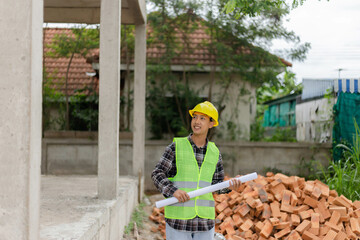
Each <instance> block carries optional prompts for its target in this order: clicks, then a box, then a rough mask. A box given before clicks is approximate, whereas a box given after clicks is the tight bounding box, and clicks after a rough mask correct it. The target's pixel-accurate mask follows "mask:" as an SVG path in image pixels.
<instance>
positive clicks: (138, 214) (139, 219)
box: [124, 202, 145, 235]
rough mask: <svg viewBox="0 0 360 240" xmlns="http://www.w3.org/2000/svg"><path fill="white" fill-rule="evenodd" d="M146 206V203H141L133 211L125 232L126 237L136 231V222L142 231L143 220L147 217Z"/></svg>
mask: <svg viewBox="0 0 360 240" xmlns="http://www.w3.org/2000/svg"><path fill="white" fill-rule="evenodd" d="M144 206H145V203H143V202H141V203H140V204H139V205H138V206H137V207H136V208H135V210H134V211H133V213H132V215H131V220H130V222H129V224H128V225H127V226H126V227H125V230H124V233H125V234H126V235H129V234H130V233H131V231H132V230H133V229H134V222H135V223H136V225H137V226H138V228H140V229H141V228H143V220H144V217H145V212H144Z"/></svg>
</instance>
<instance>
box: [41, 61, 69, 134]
mask: <svg viewBox="0 0 360 240" xmlns="http://www.w3.org/2000/svg"><path fill="white" fill-rule="evenodd" d="M54 74H56V72H55V73H54ZM58 85H62V82H61V81H60V82H55V81H54V78H53V77H52V76H49V74H47V72H46V69H45V67H44V68H43V131H46V130H49V129H54V128H58V129H59V130H62V129H64V128H65V118H64V112H65V104H64V94H63V93H62V92H60V91H58V90H57V87H56V86H58ZM52 108H57V111H58V116H57V117H53V116H51V109H52Z"/></svg>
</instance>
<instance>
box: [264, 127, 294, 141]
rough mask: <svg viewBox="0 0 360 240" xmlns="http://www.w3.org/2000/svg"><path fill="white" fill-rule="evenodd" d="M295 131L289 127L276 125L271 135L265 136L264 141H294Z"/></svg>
mask: <svg viewBox="0 0 360 240" xmlns="http://www.w3.org/2000/svg"><path fill="white" fill-rule="evenodd" d="M295 133H296V132H295V131H294V130H293V129H292V128H291V127H285V128H282V127H277V128H275V131H274V133H273V134H272V136H271V137H265V138H264V140H263V141H265V142H296V136H295Z"/></svg>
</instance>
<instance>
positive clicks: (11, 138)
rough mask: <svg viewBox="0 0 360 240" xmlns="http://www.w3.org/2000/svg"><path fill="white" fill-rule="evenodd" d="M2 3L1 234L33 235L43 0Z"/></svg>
mask: <svg viewBox="0 0 360 240" xmlns="http://www.w3.org/2000/svg"><path fill="white" fill-rule="evenodd" d="M0 6H1V8H0V16H1V21H0V29H1V32H2V34H1V37H0V43H1V44H0V51H1V55H0V66H1V74H2V81H0V136H1V138H0V159H1V167H0V186H1V191H0V223H1V224H0V239H8V240H25V239H26V240H37V239H39V205H40V162H41V122H42V121H41V116H42V52H43V51H42V24H43V1H42V0H19V1H15V2H11V4H9V2H8V1H6V0H0Z"/></svg>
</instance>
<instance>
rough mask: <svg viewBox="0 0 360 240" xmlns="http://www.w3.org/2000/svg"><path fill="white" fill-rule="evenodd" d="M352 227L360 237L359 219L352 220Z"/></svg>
mask: <svg viewBox="0 0 360 240" xmlns="http://www.w3.org/2000/svg"><path fill="white" fill-rule="evenodd" d="M350 227H351V230H352V231H353V232H354V233H355V234H357V235H360V226H359V221H358V220H357V219H355V218H350Z"/></svg>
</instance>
